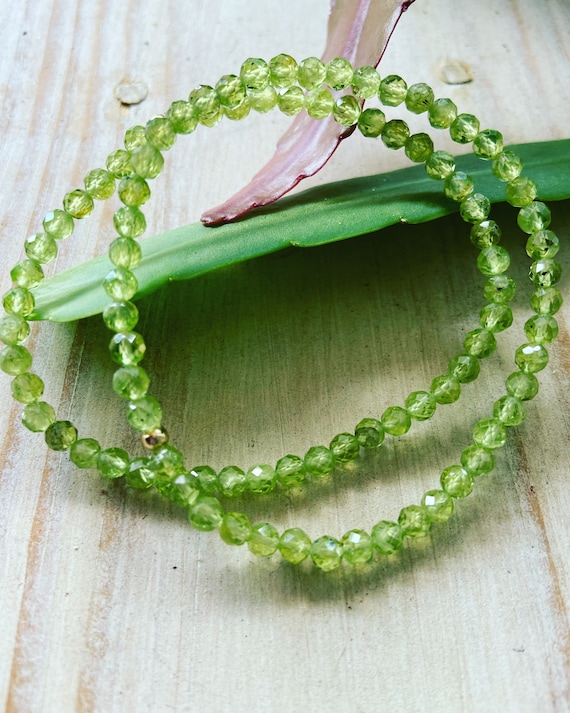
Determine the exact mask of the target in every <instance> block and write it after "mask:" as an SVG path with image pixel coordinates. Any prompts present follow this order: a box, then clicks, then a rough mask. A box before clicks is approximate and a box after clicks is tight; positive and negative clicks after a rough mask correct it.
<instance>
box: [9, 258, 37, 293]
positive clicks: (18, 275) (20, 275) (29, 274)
mask: <svg viewBox="0 0 570 713" xmlns="http://www.w3.org/2000/svg"><path fill="white" fill-rule="evenodd" d="M10 277H11V278H12V280H13V281H14V282H15V283H16V284H17V285H18V286H19V287H25V288H26V289H28V290H31V289H33V288H34V287H37V286H38V285H39V284H40V282H41V281H42V280H43V279H44V271H43V270H42V266H41V265H40V263H39V262H37V260H30V259H29V258H28V259H27V260H22V261H21V262H19V263H18V264H17V265H15V266H14V267H13V268H12V270H11V271H10Z"/></svg>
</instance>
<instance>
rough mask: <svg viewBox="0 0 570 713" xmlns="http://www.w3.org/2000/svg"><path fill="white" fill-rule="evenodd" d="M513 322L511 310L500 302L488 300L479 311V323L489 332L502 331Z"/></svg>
mask: <svg viewBox="0 0 570 713" xmlns="http://www.w3.org/2000/svg"><path fill="white" fill-rule="evenodd" d="M512 323H513V311H512V310H511V308H510V307H509V306H508V305H506V304H502V303H500V302H499V303H497V302H489V304H487V305H485V306H484V307H483V309H482V310H481V311H480V312H479V324H480V325H481V326H482V327H483V329H487V330H489V332H503V331H504V330H505V329H508V328H509V327H510V326H511V324H512Z"/></svg>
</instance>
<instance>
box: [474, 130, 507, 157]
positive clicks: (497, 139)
mask: <svg viewBox="0 0 570 713" xmlns="http://www.w3.org/2000/svg"><path fill="white" fill-rule="evenodd" d="M502 150H503V136H502V134H501V133H500V132H499V131H495V129H484V130H483V131H480V132H479V133H478V134H477V136H476V137H475V138H474V139H473V153H474V154H475V155H476V156H479V158H484V159H492V158H496V157H497V156H498V155H499V154H500V153H501V151H502Z"/></svg>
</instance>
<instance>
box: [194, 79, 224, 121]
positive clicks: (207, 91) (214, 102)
mask: <svg viewBox="0 0 570 713" xmlns="http://www.w3.org/2000/svg"><path fill="white" fill-rule="evenodd" d="M189 101H190V103H191V104H192V105H193V106H194V107H195V110H196V115H197V117H198V121H199V122H200V123H201V124H203V125H204V126H209V127H212V126H215V125H216V124H217V123H218V122H219V121H220V119H221V118H222V107H221V105H220V100H219V99H218V95H217V94H216V90H215V89H214V88H213V87H211V86H209V85H208V84H199V85H198V86H197V87H196V88H195V89H193V90H192V91H191V92H190V97H189Z"/></svg>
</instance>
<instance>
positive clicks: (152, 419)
mask: <svg viewBox="0 0 570 713" xmlns="http://www.w3.org/2000/svg"><path fill="white" fill-rule="evenodd" d="M127 419H128V421H129V423H130V424H131V426H132V427H133V428H134V429H135V431H142V432H144V431H152V430H153V429H154V428H159V427H160V425H161V424H162V406H161V405H160V403H159V402H158V401H157V400H156V399H155V398H154V396H149V395H146V396H142V397H141V398H140V399H137V400H136V401H130V402H129V404H128V406H127Z"/></svg>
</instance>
